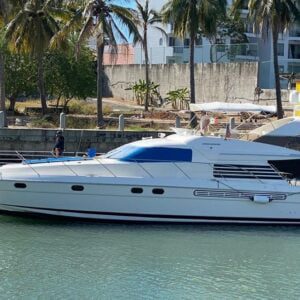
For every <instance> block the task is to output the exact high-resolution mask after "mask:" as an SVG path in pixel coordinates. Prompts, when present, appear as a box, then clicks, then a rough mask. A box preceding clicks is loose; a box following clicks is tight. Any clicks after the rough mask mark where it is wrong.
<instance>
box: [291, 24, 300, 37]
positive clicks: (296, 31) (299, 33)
mask: <svg viewBox="0 0 300 300" xmlns="http://www.w3.org/2000/svg"><path fill="white" fill-rule="evenodd" d="M289 36H290V37H300V25H298V24H293V25H292V26H291V28H290V30H289Z"/></svg>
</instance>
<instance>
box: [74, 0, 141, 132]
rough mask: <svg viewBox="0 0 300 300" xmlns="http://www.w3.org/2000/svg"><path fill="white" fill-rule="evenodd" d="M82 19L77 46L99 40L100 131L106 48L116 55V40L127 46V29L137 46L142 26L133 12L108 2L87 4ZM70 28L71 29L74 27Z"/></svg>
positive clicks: (98, 98)
mask: <svg viewBox="0 0 300 300" xmlns="http://www.w3.org/2000/svg"><path fill="white" fill-rule="evenodd" d="M82 16H83V18H84V23H83V26H82V29H81V31H80V34H79V38H78V45H80V44H82V43H83V42H85V41H86V40H87V39H88V38H91V37H95V38H96V48H97V50H96V53H97V123H98V126H99V127H102V126H103V124H104V120H103V111H102V97H103V83H102V82H103V73H104V71H103V53H104V46H105V45H106V44H109V45H110V47H111V48H112V49H114V50H115V51H117V40H120V41H124V42H127V38H126V36H125V34H124V33H123V31H122V30H121V27H125V28H127V29H128V31H129V34H130V35H131V34H132V35H133V36H134V42H137V38H138V36H139V32H138V27H137V25H138V24H139V22H138V19H137V16H136V13H135V11H134V10H133V9H130V8H127V7H123V6H120V5H116V4H113V3H112V1H109V0H107V1H104V0H91V1H86V3H85V5H84V9H83V10H82ZM70 24H71V23H70ZM70 24H69V25H70ZM70 28H72V26H71V25H70Z"/></svg>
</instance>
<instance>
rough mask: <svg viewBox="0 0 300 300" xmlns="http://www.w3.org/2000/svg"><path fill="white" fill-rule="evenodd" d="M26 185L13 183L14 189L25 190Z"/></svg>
mask: <svg viewBox="0 0 300 300" xmlns="http://www.w3.org/2000/svg"><path fill="white" fill-rule="evenodd" d="M26 187H27V185H26V184H25V183H23V182H16V183H15V188H17V189H26Z"/></svg>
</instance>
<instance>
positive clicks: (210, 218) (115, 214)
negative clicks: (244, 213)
mask: <svg viewBox="0 0 300 300" xmlns="http://www.w3.org/2000/svg"><path fill="white" fill-rule="evenodd" d="M1 205H2V206H7V207H18V208H24V209H36V210H42V211H45V214H46V211H53V212H60V213H62V212H64V213H74V214H82V215H83V214H85V215H103V216H111V217H132V218H151V219H166V220H170V219H180V220H189V221H190V220H195V221H197V220H198V221H201V220H203V221H233V222H234V221H236V222H238V221H240V222H273V223H282V222H284V223H300V219H288V218H244V217H217V216H186V215H160V214H140V213H138V214H137V213H119V212H101V211H85V210H69V209H54V208H42V207H31V206H20V205H9V204H1ZM17 213H24V214H26V213H34V212H20V211H17ZM60 216H61V215H60ZM66 217H68V216H66ZM85 218H86V217H85Z"/></svg>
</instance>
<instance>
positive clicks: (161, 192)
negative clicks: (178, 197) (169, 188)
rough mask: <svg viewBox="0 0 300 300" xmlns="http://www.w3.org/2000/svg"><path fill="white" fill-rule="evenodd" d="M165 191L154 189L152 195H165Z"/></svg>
mask: <svg viewBox="0 0 300 300" xmlns="http://www.w3.org/2000/svg"><path fill="white" fill-rule="evenodd" d="M164 192H165V191H164V190H163V189H153V190H152V193H153V194H156V195H162V194H164Z"/></svg>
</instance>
